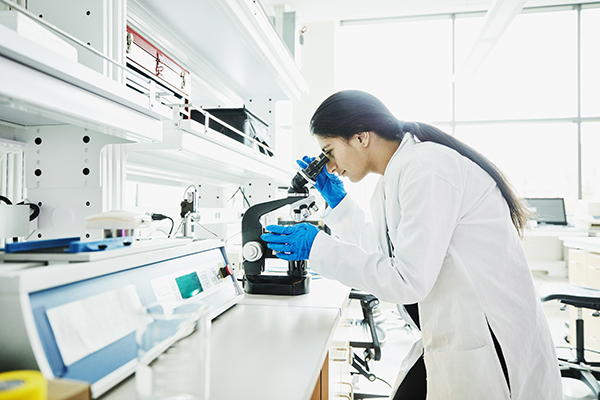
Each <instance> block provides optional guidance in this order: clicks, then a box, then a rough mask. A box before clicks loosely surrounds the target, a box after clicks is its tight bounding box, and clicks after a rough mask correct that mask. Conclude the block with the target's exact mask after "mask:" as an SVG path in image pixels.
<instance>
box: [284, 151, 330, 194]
mask: <svg viewBox="0 0 600 400" xmlns="http://www.w3.org/2000/svg"><path fill="white" fill-rule="evenodd" d="M328 162H329V158H328V157H327V156H326V155H325V153H321V154H319V155H318V156H317V157H315V159H314V160H312V161H311V162H310V164H308V166H307V167H306V168H304V169H303V170H300V171H298V173H297V174H296V175H295V176H294V178H293V179H292V183H291V184H290V188H289V189H288V193H303V192H304V193H308V189H305V186H306V185H307V184H309V183H310V184H312V185H314V184H315V180H316V179H317V176H319V174H320V173H321V171H323V168H325V166H326V165H327V163H328Z"/></svg>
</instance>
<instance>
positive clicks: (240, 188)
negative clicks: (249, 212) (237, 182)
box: [227, 186, 250, 207]
mask: <svg viewBox="0 0 600 400" xmlns="http://www.w3.org/2000/svg"><path fill="white" fill-rule="evenodd" d="M238 192H239V193H241V194H242V197H243V198H244V201H245V202H246V204H247V205H248V207H250V202H249V201H248V198H247V197H246V193H244V189H242V187H241V186H238V188H237V190H236V191H235V192H233V194H232V195H231V197H230V198H229V200H227V202H229V201H231V199H233V198H234V197H235V195H236V194H238Z"/></svg>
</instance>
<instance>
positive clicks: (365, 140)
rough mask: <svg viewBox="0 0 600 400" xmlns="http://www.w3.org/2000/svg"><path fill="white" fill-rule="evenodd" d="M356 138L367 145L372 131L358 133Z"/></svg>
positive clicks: (363, 145)
mask: <svg viewBox="0 0 600 400" xmlns="http://www.w3.org/2000/svg"><path fill="white" fill-rule="evenodd" d="M356 139H357V140H358V143H360V145H361V146H362V147H367V146H368V145H369V141H370V139H371V132H361V133H357V134H356Z"/></svg>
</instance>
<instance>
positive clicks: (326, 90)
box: [292, 21, 336, 160]
mask: <svg viewBox="0 0 600 400" xmlns="http://www.w3.org/2000/svg"><path fill="white" fill-rule="evenodd" d="M305 26H306V27H307V31H306V32H305V33H304V44H303V45H302V50H301V51H302V65H301V70H302V74H303V75H304V78H305V79H306V81H307V82H308V84H309V87H310V91H309V93H307V94H303V95H302V98H301V99H300V101H295V102H294V105H293V109H294V111H293V113H294V114H293V124H292V157H293V158H294V160H296V159H299V158H302V156H303V155H305V154H306V155H310V156H313V157H314V156H317V155H318V154H319V153H320V152H321V151H320V149H319V146H318V144H317V142H316V140H315V139H314V138H313V137H312V136H311V135H310V131H309V129H310V126H309V124H310V118H311V117H312V115H313V113H314V112H315V110H316V109H317V107H318V106H319V104H321V102H322V101H323V100H325V98H327V97H328V96H329V95H331V94H332V93H333V42H334V31H335V26H336V22H333V21H329V22H315V23H310V24H306V25H305Z"/></svg>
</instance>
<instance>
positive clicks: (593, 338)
mask: <svg viewBox="0 0 600 400" xmlns="http://www.w3.org/2000/svg"><path fill="white" fill-rule="evenodd" d="M588 337H589V338H590V339H592V340H593V341H594V342H600V340H598V338H596V337H595V336H588Z"/></svg>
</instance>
